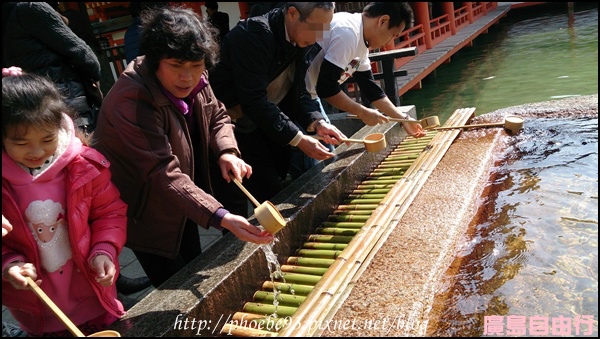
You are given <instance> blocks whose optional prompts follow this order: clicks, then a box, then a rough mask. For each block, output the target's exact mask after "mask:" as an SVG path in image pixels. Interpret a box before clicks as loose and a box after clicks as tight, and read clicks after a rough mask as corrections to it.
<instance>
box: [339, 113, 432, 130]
mask: <svg viewBox="0 0 600 339" xmlns="http://www.w3.org/2000/svg"><path fill="white" fill-rule="evenodd" d="M346 116H347V117H348V118H351V119H360V118H359V117H358V116H357V115H355V114H347V115H346ZM388 119H390V121H398V122H413V123H418V124H421V127H423V129H425V130H427V129H432V128H435V127H438V126H439V125H440V119H439V118H438V117H437V115H432V116H430V117H426V118H423V119H421V120H410V119H399V118H391V117H388Z"/></svg>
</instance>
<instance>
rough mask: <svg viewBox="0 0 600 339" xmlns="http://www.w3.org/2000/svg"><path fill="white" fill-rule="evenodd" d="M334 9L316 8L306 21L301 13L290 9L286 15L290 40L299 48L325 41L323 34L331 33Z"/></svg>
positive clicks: (292, 8) (293, 8)
mask: <svg viewBox="0 0 600 339" xmlns="http://www.w3.org/2000/svg"><path fill="white" fill-rule="evenodd" d="M331 19H333V9H323V8H315V9H314V10H313V11H312V13H310V15H309V16H308V17H307V18H306V20H304V21H300V12H298V10H297V9H296V8H295V7H290V8H289V9H288V12H287V15H286V27H287V30H288V35H289V36H290V40H291V41H292V42H295V43H296V45H297V46H299V47H306V46H310V45H312V44H314V43H315V42H317V41H321V40H323V32H324V31H329V24H330V23H331Z"/></svg>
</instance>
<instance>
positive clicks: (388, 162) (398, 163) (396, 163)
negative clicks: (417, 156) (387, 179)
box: [377, 159, 415, 168]
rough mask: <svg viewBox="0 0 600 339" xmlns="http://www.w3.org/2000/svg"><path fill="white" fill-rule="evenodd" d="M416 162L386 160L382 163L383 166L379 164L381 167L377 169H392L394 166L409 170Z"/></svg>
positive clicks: (412, 160)
mask: <svg viewBox="0 0 600 339" xmlns="http://www.w3.org/2000/svg"><path fill="white" fill-rule="evenodd" d="M414 163H415V160H414V159H409V160H384V161H382V162H381V164H379V166H377V168H382V167H392V165H394V166H393V167H400V166H402V167H404V168H409V167H410V165H412V164H414Z"/></svg>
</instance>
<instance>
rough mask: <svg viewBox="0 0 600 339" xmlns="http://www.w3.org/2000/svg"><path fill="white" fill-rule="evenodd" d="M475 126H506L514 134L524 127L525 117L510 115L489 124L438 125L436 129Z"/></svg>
mask: <svg viewBox="0 0 600 339" xmlns="http://www.w3.org/2000/svg"><path fill="white" fill-rule="evenodd" d="M473 127H504V128H506V129H507V130H510V131H511V132H512V133H513V134H514V133H517V132H519V130H520V129H522V128H523V118H521V117H518V116H515V115H509V116H506V117H505V118H504V122H494V123H489V124H474V125H463V126H449V127H437V128H435V130H438V131H443V130H449V129H457V128H473Z"/></svg>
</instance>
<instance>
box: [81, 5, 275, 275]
mask: <svg viewBox="0 0 600 339" xmlns="http://www.w3.org/2000/svg"><path fill="white" fill-rule="evenodd" d="M142 24H143V33H142V36H141V41H140V43H141V48H142V49H143V50H144V51H145V52H146V55H145V56H141V57H138V58H136V59H135V60H134V61H133V62H132V63H130V64H129V66H128V67H127V69H126V70H125V71H124V72H123V74H121V76H120V78H119V79H118V81H117V82H116V83H115V85H114V86H113V87H112V88H111V90H110V91H109V92H108V93H107V95H106V97H105V98H104V102H103V104H102V109H101V112H100V116H99V119H98V124H97V128H96V130H95V132H94V134H93V139H92V146H93V147H95V148H97V149H98V150H99V151H100V152H101V153H102V154H104V155H105V156H106V157H107V158H108V160H109V161H110V162H111V164H112V166H111V170H112V174H113V181H114V183H115V184H116V185H117V186H118V188H119V190H120V191H121V194H122V199H123V200H124V201H125V202H126V203H127V204H128V206H129V209H128V212H127V216H128V227H127V244H126V245H127V247H129V248H131V249H132V250H133V251H134V253H135V255H136V257H137V258H138V260H139V262H140V264H141V265H142V267H143V268H144V271H145V272H146V274H147V275H148V277H149V278H150V280H151V281H152V284H153V285H154V286H159V285H160V284H162V283H163V282H164V281H166V280H167V279H168V278H169V277H171V276H172V275H174V274H175V273H176V272H177V271H179V270H180V269H181V268H183V266H185V265H186V264H187V263H188V262H190V261H191V260H192V259H194V258H195V257H196V256H198V255H199V254H200V252H201V249H200V240H199V234H198V225H200V226H202V227H205V228H208V227H210V226H212V227H216V228H225V229H228V230H229V231H231V232H232V233H233V234H234V235H236V236H237V237H238V238H239V239H241V240H243V241H250V242H254V243H260V244H263V243H268V242H270V241H272V240H273V237H272V235H270V234H268V233H267V232H264V231H262V232H261V230H260V229H259V228H257V227H255V226H254V225H252V224H250V223H249V222H248V220H247V219H246V218H244V217H242V216H239V215H234V214H232V213H229V212H228V211H227V210H225V209H224V208H223V206H222V205H221V203H219V202H218V201H217V200H216V199H215V198H214V197H213V194H212V193H213V192H212V187H213V186H215V184H217V181H223V180H225V181H227V182H229V181H230V178H229V173H232V174H233V175H234V176H235V178H237V179H238V180H240V181H241V180H242V179H243V178H244V177H245V178H248V177H250V175H251V174H252V168H251V167H250V165H248V164H246V163H245V162H244V161H243V160H242V159H241V158H240V157H239V155H240V152H239V150H238V146H237V142H236V140H235V137H234V134H233V125H232V123H231V120H230V118H229V116H228V115H227V112H226V109H225V106H224V105H223V104H222V103H221V102H220V101H218V100H217V99H216V97H215V96H214V94H213V91H212V89H211V87H210V84H209V82H208V73H207V71H206V70H207V68H210V67H212V66H213V65H214V64H215V63H216V61H217V59H218V53H219V52H218V51H219V49H218V43H217V42H216V41H215V40H214V36H215V35H214V34H215V32H214V28H212V27H211V26H210V25H208V24H207V23H205V21H203V20H202V19H201V18H200V17H199V16H198V15H196V14H195V13H194V12H193V11H191V10H188V9H183V8H160V9H156V10H154V11H151V12H145V15H144V17H143V18H142ZM220 184H225V182H221V183H220Z"/></svg>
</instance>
